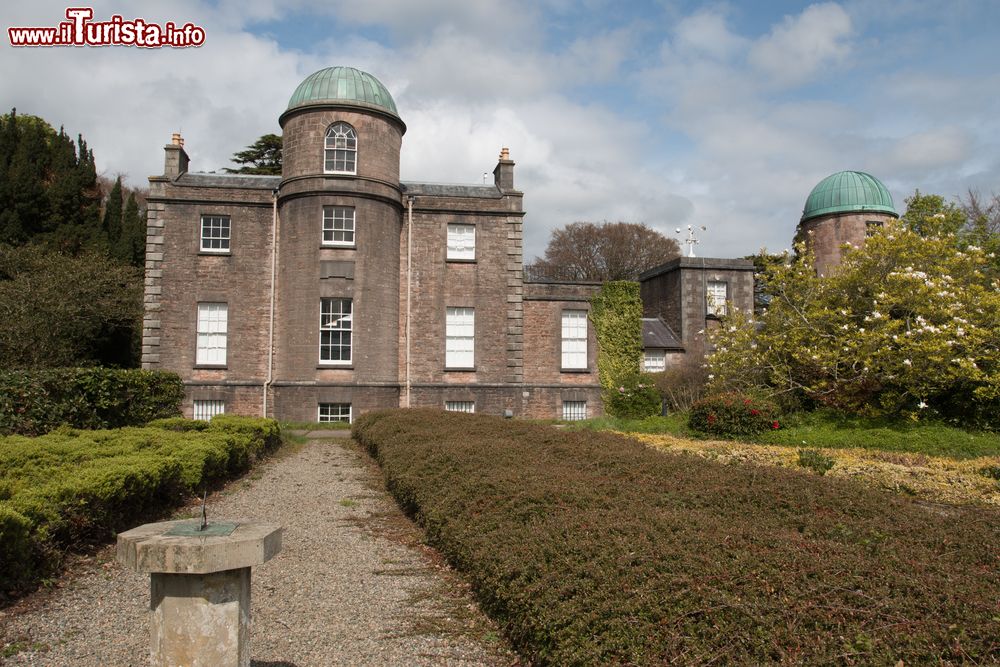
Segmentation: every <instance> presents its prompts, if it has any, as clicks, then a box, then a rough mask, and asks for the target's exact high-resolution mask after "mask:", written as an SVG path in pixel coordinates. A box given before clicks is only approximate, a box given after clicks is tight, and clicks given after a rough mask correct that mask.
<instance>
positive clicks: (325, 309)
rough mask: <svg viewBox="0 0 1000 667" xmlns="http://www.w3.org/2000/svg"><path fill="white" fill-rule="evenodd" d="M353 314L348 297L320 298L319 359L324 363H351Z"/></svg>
mask: <svg viewBox="0 0 1000 667" xmlns="http://www.w3.org/2000/svg"><path fill="white" fill-rule="evenodd" d="M353 325H354V314H353V312H352V303H351V300H350V299H320V308H319V360H320V363H324V364H349V363H351V333H352V330H353V328H354V327H353Z"/></svg>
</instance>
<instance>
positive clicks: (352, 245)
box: [319, 243, 358, 250]
mask: <svg viewBox="0 0 1000 667" xmlns="http://www.w3.org/2000/svg"><path fill="white" fill-rule="evenodd" d="M319 247H320V248H326V249H335V250H357V249H358V246H357V244H356V243H350V244H347V243H345V244H343V245H340V244H338V243H320V244H319Z"/></svg>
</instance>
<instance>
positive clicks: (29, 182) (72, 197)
mask: <svg viewBox="0 0 1000 667" xmlns="http://www.w3.org/2000/svg"><path fill="white" fill-rule="evenodd" d="M0 125H2V128H0V241H4V242H7V243H14V244H23V243H27V242H29V241H32V242H39V243H44V244H46V245H48V246H50V247H54V248H58V249H60V250H63V251H68V252H78V251H80V250H81V249H82V248H85V247H94V246H95V245H98V244H100V243H101V241H102V237H103V234H102V232H101V219H100V194H101V193H100V189H99V188H98V186H97V170H96V168H95V165H94V154H93V152H92V151H91V150H90V149H89V148H87V142H86V141H84V140H83V137H82V136H81V137H78V138H77V141H76V144H74V142H73V140H72V139H70V138H69V136H67V134H66V133H65V132H64V131H62V130H60V131H59V133H58V134H57V133H56V132H55V130H53V129H52V127H51V126H50V125H49V124H48V123H46V122H45V121H44V120H42V119H40V118H36V117H34V116H24V115H18V114H17V111H16V110H12V111H11V113H10V114H7V115H5V116H2V117H0Z"/></svg>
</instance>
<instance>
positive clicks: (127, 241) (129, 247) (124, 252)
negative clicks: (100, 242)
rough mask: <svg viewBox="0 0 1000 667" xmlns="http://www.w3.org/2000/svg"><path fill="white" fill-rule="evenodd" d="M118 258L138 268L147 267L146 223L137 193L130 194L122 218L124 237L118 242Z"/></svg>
mask: <svg viewBox="0 0 1000 667" xmlns="http://www.w3.org/2000/svg"><path fill="white" fill-rule="evenodd" d="M116 256H117V257H118V258H119V259H121V260H122V261H123V262H125V263H127V264H131V265H132V266H134V267H136V268H140V269H141V268H143V267H144V266H145V265H146V221H145V219H144V217H143V216H142V214H141V213H140V211H139V203H138V202H137V201H136V198H135V193H134V192H130V193H129V195H128V201H127V202H126V203H125V214H124V216H123V217H122V235H121V238H120V239H119V240H118V245H117V253H116Z"/></svg>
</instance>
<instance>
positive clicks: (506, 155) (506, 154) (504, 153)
mask: <svg viewBox="0 0 1000 667" xmlns="http://www.w3.org/2000/svg"><path fill="white" fill-rule="evenodd" d="M500 159H501V160H509V159H510V149H509V148H507V147H506V146H504V147H503V148H501V149H500Z"/></svg>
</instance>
